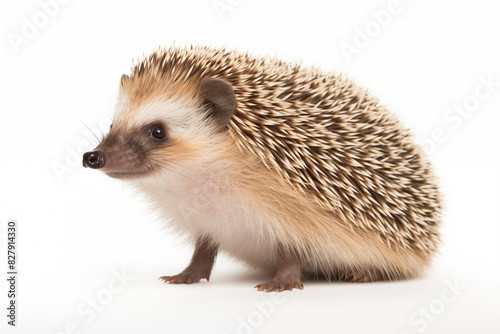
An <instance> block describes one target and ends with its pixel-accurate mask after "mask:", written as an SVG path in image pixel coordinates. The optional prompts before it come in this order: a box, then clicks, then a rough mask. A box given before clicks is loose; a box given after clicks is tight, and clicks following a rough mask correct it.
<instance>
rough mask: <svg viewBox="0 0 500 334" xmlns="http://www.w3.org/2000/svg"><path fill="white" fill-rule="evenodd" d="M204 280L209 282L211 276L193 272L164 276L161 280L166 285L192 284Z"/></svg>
mask: <svg viewBox="0 0 500 334" xmlns="http://www.w3.org/2000/svg"><path fill="white" fill-rule="evenodd" d="M202 278H206V279H207V281H208V280H209V278H210V277H209V275H203V274H198V273H195V272H192V271H187V272H182V273H180V274H178V275H175V276H162V277H160V278H159V279H161V280H162V281H164V282H165V283H172V284H191V283H198V282H199V281H200V280H201V279H202Z"/></svg>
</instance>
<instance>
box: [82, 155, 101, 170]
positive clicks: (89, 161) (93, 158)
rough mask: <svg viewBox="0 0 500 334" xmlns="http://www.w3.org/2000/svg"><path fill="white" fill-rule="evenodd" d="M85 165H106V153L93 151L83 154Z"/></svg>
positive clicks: (95, 166)
mask: <svg viewBox="0 0 500 334" xmlns="http://www.w3.org/2000/svg"><path fill="white" fill-rule="evenodd" d="M83 167H88V168H93V169H98V168H102V167H104V153H103V152H102V151H91V152H87V153H85V154H84V155H83Z"/></svg>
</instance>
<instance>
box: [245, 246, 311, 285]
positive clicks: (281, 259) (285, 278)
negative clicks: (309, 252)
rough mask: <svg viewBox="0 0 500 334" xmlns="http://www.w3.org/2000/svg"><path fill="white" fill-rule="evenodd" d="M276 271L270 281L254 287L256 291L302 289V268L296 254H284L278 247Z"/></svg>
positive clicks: (291, 252) (290, 252) (281, 248)
mask: <svg viewBox="0 0 500 334" xmlns="http://www.w3.org/2000/svg"><path fill="white" fill-rule="evenodd" d="M277 252H278V270H277V272H276V275H275V276H274V278H273V279H272V281H270V282H267V283H262V284H258V285H257V286H255V288H257V290H258V291H265V292H271V291H277V292H281V291H283V290H292V289H293V288H297V289H301V290H302V289H303V288H304V285H302V282H301V277H302V266H301V263H300V257H299V255H298V254H297V253H296V252H293V251H289V252H285V250H284V249H283V247H282V246H281V245H279V246H278V249H277Z"/></svg>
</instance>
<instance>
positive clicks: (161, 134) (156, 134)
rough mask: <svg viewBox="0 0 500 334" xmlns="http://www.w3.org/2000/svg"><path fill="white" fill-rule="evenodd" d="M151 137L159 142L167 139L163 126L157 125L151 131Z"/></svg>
mask: <svg viewBox="0 0 500 334" xmlns="http://www.w3.org/2000/svg"><path fill="white" fill-rule="evenodd" d="M151 137H153V138H154V139H157V140H162V139H163V138H165V129H163V127H162V126H160V125H156V126H154V127H153V128H152V129H151Z"/></svg>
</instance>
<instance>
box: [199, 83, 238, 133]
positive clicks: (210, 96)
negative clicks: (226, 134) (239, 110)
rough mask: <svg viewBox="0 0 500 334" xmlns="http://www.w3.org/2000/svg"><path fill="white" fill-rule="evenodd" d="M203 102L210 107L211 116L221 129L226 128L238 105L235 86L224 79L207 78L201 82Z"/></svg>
mask: <svg viewBox="0 0 500 334" xmlns="http://www.w3.org/2000/svg"><path fill="white" fill-rule="evenodd" d="M200 92H201V98H202V102H203V104H204V105H205V106H206V107H208V109H209V110H210V113H209V115H208V117H210V118H211V119H212V120H213V121H214V123H215V124H217V125H218V127H219V129H220V130H223V129H225V128H226V126H227V124H228V123H229V120H230V119H231V116H233V113H234V109H235V107H236V96H235V95H234V89H233V86H232V85H231V84H230V83H229V82H227V81H226V80H223V79H218V78H207V79H203V80H202V81H201V83H200Z"/></svg>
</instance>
